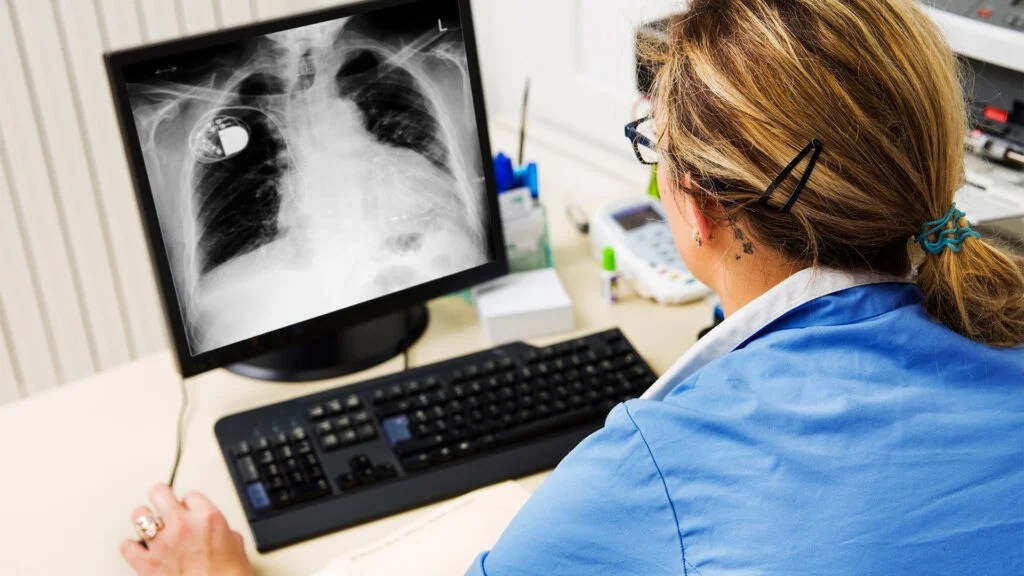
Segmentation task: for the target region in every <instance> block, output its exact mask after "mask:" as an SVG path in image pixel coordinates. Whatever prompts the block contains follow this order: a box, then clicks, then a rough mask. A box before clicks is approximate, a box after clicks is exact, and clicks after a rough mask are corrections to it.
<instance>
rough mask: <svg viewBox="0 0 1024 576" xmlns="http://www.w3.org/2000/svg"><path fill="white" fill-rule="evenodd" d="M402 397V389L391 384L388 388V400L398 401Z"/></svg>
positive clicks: (403, 391) (403, 394)
mask: <svg viewBox="0 0 1024 576" xmlns="http://www.w3.org/2000/svg"><path fill="white" fill-rule="evenodd" d="M403 396H405V390H404V389H403V388H402V385H401V384H393V385H391V386H390V387H388V399H390V400H398V399H399V398H401V397H403Z"/></svg>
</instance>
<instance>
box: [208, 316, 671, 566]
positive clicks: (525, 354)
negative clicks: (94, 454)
mask: <svg viewBox="0 0 1024 576" xmlns="http://www.w3.org/2000/svg"><path fill="white" fill-rule="evenodd" d="M654 380H655V375H654V373H653V372H652V371H651V369H650V367H649V366H648V365H647V364H646V362H644V360H643V359H642V358H640V355H639V354H637V352H636V351H635V350H634V349H633V347H632V345H631V344H630V343H629V342H628V341H627V340H626V338H625V337H624V336H623V335H622V333H621V332H620V331H619V330H610V331H607V332H602V333H599V334H594V335H591V336H586V337H584V338H579V339H575V340H572V341H568V342H563V343H560V344H555V345H552V346H547V347H543V348H537V347H533V346H530V345H527V344H524V343H522V342H516V343H512V344H507V345H503V346H499V347H496V348H493V349H490V350H487V351H484V352H480V353H477V354H471V355H469V356H464V357H461V358H456V359H453V360H448V361H445V362H441V363H438V364H433V365H430V366H424V367H420V368H416V369H413V370H409V371H406V372H402V373H399V374H395V375H391V376H386V377H383V378H378V379H374V380H370V381H366V382H362V383H359V384H353V385H349V386H344V387H341V388H338V389H336V390H332V391H329V392H323V393H318V394H314V395H311V396H307V397H304V398H300V399H296V400H290V401H287V402H282V403H280V404H274V405H271V406H266V407H263V408H259V409H257V410H252V411H249V412H244V413H241V414H236V415H233V416H228V417H226V418H223V419H222V420H220V421H219V422H218V423H217V425H216V429H215V431H216V435H217V440H218V442H219V444H220V446H221V450H222V452H223V455H224V458H225V460H226V461H227V464H228V469H229V470H230V473H231V477H232V480H233V481H234V483H235V488H236V490H237V491H238V494H239V497H240V499H241V501H242V506H243V508H244V509H245V513H246V517H247V519H248V521H249V524H250V526H251V527H252V531H253V535H254V537H255V539H256V547H257V549H258V550H259V551H261V552H267V551H270V550H274V549H276V548H280V547H282V546H287V545H289V544H294V543H296V542H300V541H302V540H306V539H308V538H313V537H315V536H319V535H322V534H326V533H329V532H333V531H336V530H340V529H342V528H346V527H350V526H354V525H357V524H361V523H364V522H368V521H370V520H374V519H377V518H381V517H383V516H387V515H390V514H395V513H397V512H401V511H404V510H408V509H410V508H415V507H418V506H422V505H425V504H429V503H431V502H435V501H438V500H442V499H445V498H450V497H453V496H457V495H459V494H463V493H465V492H468V491H471V490H474V489H476V488H479V487H482V486H486V485H488V484H493V483H495V482H500V481H503V480H509V479H513V478H518V477H522V476H525V475H528V474H532V473H535V472H539V471H541V470H546V469H549V468H552V467H554V466H555V465H556V464H557V463H558V462H559V461H560V460H561V459H562V458H563V457H565V455H566V454H568V453H569V451H570V450H572V449H573V448H574V447H575V446H576V445H577V444H578V443H579V442H580V441H581V440H583V439H584V438H585V437H586V436H588V435H589V434H591V433H592V432H594V431H595V430H597V429H598V428H600V427H601V425H602V424H603V422H604V419H605V417H606V416H607V414H608V412H609V411H611V409H612V408H613V407H614V406H615V405H616V404H618V403H620V402H622V401H624V400H627V399H630V398H636V397H637V396H639V395H640V394H641V393H642V392H643V391H644V390H646V389H647V388H648V387H649V386H650V385H651V384H652V383H653V382H654Z"/></svg>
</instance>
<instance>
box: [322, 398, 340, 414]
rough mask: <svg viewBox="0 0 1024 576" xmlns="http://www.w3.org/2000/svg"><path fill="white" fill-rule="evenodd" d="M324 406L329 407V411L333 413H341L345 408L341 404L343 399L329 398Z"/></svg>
mask: <svg viewBox="0 0 1024 576" xmlns="http://www.w3.org/2000/svg"><path fill="white" fill-rule="evenodd" d="M324 408H326V409H327V413H328V414H331V415H337V414H341V412H342V410H343V408H342V406H341V400H337V399H335V400H328V401H327V402H326V403H325V404H324Z"/></svg>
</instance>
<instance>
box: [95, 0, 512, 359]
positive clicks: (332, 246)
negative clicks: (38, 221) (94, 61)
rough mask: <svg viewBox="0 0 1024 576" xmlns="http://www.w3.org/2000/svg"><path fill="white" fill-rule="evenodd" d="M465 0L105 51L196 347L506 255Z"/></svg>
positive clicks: (369, 9)
mask: <svg viewBox="0 0 1024 576" xmlns="http://www.w3.org/2000/svg"><path fill="white" fill-rule="evenodd" d="M466 4H467V3H466V2H465V1H464V0H463V2H460V1H459V0H428V1H415V2H408V1H406V2H394V1H384V2H368V3H360V4H357V5H354V6H351V7H347V8H346V7H344V6H343V7H341V8H338V9H334V10H330V11H325V12H322V13H317V15H314V16H304V17H296V18H292V19H286V20H282V21H279V22H278V23H270V24H263V25H257V26H253V27H250V29H249V30H248V31H247V30H246V29H236V30H232V31H227V32H225V33H216V34H214V35H209V36H205V37H200V38H198V39H190V40H185V41H182V42H179V43H170V44H167V45H163V46H157V47H150V48H149V49H148V50H142V51H136V52H132V53H128V54H124V53H122V54H116V55H112V56H110V57H108V60H109V62H110V67H111V78H112V82H113V83H114V89H115V93H116V95H117V96H120V98H119V99H120V106H121V108H122V120H123V121H127V119H128V118H130V123H131V124H132V125H133V126H131V127H132V128H133V129H134V130H131V131H128V130H126V136H128V135H129V134H130V136H131V137H126V140H128V146H129V152H130V153H131V155H132V156H134V159H135V164H136V166H134V167H133V169H134V171H135V175H136V183H137V185H138V186H139V188H140V191H139V194H140V199H141V200H142V204H143V205H144V208H146V207H148V208H151V209H152V212H153V214H152V215H153V216H154V217H155V218H153V219H154V220H155V222H148V225H149V227H150V228H152V227H156V228H157V229H158V232H159V239H160V241H161V246H159V247H158V248H159V249H162V250H163V254H162V256H163V258H160V259H159V260H161V263H162V264H163V265H164V268H165V270H164V272H165V275H166V276H169V281H170V283H172V284H173V287H169V286H164V290H168V289H173V292H174V296H175V298H174V301H175V304H176V305H177V308H178V310H177V312H178V313H179V314H180V320H181V330H180V336H181V337H182V338H183V339H184V341H185V342H184V344H185V345H186V346H187V352H188V354H189V355H191V356H200V355H202V354H205V353H209V352H211V351H215V350H218V349H222V348H224V347H227V346H230V345H233V344H236V343H240V342H243V341H246V340H250V339H253V338H256V337H259V336H261V335H265V334H268V333H273V332H274V331H277V330H281V329H284V328H287V327H292V326H296V325H300V324H302V323H303V322H306V321H308V320H311V319H314V318H321V317H324V316H326V315H330V314H332V313H335V312H337V311H340V310H347V309H354V308H358V307H359V305H361V304H366V303H371V302H378V301H380V300H381V299H382V298H384V297H386V296H388V295H394V294H398V293H406V294H410V297H409V298H407V299H406V301H409V302H413V301H415V300H416V295H415V294H416V293H415V289H416V288H417V287H422V286H427V285H430V284H431V283H432V282H435V281H438V280H441V279H445V278H451V277H453V276H457V275H459V274H460V273H465V272H467V271H472V270H479V269H481V267H483V266H487V265H488V264H493V263H495V261H496V260H497V259H499V256H498V252H500V251H499V250H496V249H495V247H496V246H500V245H501V244H500V243H498V242H495V239H496V238H497V236H496V235H495V231H494V228H495V226H494V220H495V218H494V216H495V214H496V208H495V206H494V204H495V202H494V201H493V200H492V199H491V198H490V193H489V190H491V189H492V187H491V186H489V184H488V176H489V173H488V172H487V169H486V164H487V163H485V162H484V159H485V154H486V155H488V156H489V148H488V147H487V143H486V127H485V125H484V122H483V111H482V110H480V109H479V108H480V107H481V106H482V100H481V97H480V94H479V92H480V89H479V72H478V70H477V69H476V63H475V54H471V53H470V51H469V50H467V47H468V43H467V34H469V35H471V34H472V30H471V29H470V30H468V31H467V27H466V26H465V23H464V21H463V19H464V17H467V16H468V14H467V11H468V6H467V5H466ZM470 42H471V41H470ZM469 46H470V47H471V43H470V44H469ZM470 56H472V62H471V59H470ZM482 131H483V133H482ZM133 145H134V149H132V148H133ZM139 164H141V165H139ZM140 181H142V182H140ZM150 237H151V241H152V238H153V233H152V231H151V233H150ZM502 261H503V260H502ZM495 275H497V274H491V276H492V277H493V276H495ZM164 280H165V281H166V280H168V279H167V278H164ZM462 284H466V283H465V282H463V283H462ZM466 285H468V284H466ZM452 287H453V286H449V287H448V289H451V288H452ZM454 287H458V288H461V287H464V286H454ZM434 292H438V293H436V294H428V295H427V296H436V295H440V292H439V291H437V290H435V291H434ZM421 296H422V294H421ZM394 302H395V303H400V302H399V301H398V300H395V301H394ZM172 324H173V320H172ZM179 348H180V346H179ZM181 355H182V350H180V349H179V357H180V356H181Z"/></svg>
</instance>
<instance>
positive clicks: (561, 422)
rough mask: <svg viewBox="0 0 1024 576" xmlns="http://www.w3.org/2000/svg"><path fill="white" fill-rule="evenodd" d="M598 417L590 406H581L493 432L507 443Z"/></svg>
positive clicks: (569, 426)
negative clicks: (557, 414)
mask: <svg viewBox="0 0 1024 576" xmlns="http://www.w3.org/2000/svg"><path fill="white" fill-rule="evenodd" d="M597 417H598V413H597V411H595V410H594V408H593V407H591V406H586V407H583V408H581V409H579V410H573V411H572V412H566V413H565V414H562V415H560V416H557V417H555V418H548V419H546V420H537V421H535V422H532V423H530V424H525V425H523V426H516V427H515V428H511V429H507V430H502V431H501V432H498V433H497V434H495V438H496V439H497V441H498V442H499V443H501V444H509V443H513V442H520V441H523V440H529V439H531V438H536V437H537V436H541V435H543V434H547V433H549V432H554V431H556V430H564V429H567V428H572V427H574V426H578V425H581V424H585V423H587V422H589V421H592V420H594V419H595V418H597Z"/></svg>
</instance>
